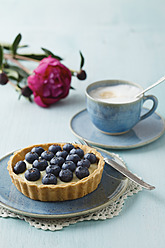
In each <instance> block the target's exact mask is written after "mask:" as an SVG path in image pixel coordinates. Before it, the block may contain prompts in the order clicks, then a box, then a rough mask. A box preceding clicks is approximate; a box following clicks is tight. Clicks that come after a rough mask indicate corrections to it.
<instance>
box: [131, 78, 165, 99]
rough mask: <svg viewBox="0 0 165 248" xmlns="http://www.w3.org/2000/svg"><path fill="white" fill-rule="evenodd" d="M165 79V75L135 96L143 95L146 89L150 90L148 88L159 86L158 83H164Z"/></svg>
mask: <svg viewBox="0 0 165 248" xmlns="http://www.w3.org/2000/svg"><path fill="white" fill-rule="evenodd" d="M164 80H165V76H164V77H162V78H160V79H159V80H158V81H157V82H156V83H154V84H152V85H151V86H149V87H148V88H147V89H145V90H143V91H141V92H140V93H138V94H137V95H136V96H135V98H137V97H139V96H141V95H142V94H144V93H145V92H146V91H148V90H150V89H152V88H154V87H155V86H157V85H158V84H160V83H162V82H163V81H164Z"/></svg>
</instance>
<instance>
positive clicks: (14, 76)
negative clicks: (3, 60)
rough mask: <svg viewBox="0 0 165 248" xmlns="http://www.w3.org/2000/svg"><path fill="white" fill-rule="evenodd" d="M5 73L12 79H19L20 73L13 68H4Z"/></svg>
mask: <svg viewBox="0 0 165 248" xmlns="http://www.w3.org/2000/svg"><path fill="white" fill-rule="evenodd" d="M4 71H5V73H6V74H7V76H8V78H10V79H14V80H16V81H17V80H18V79H19V75H18V73H17V72H16V71H15V70H12V69H4Z"/></svg>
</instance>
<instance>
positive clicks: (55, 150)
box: [48, 145, 61, 154]
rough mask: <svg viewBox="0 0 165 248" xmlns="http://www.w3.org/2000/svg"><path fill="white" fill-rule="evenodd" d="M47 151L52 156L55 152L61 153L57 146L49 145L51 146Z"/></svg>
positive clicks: (59, 147)
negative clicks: (51, 153)
mask: <svg viewBox="0 0 165 248" xmlns="http://www.w3.org/2000/svg"><path fill="white" fill-rule="evenodd" d="M48 151H49V152H53V153H54V154H56V152H58V151H61V146H59V145H51V146H49V149H48Z"/></svg>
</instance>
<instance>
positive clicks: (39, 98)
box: [28, 56, 71, 107]
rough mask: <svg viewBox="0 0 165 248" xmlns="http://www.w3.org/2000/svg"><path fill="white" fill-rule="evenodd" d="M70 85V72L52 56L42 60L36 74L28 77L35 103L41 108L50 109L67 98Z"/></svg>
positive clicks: (35, 71)
mask: <svg viewBox="0 0 165 248" xmlns="http://www.w3.org/2000/svg"><path fill="white" fill-rule="evenodd" d="M70 84H71V72H70V70H69V69H68V68H67V67H65V66H64V65H63V64H61V63H60V61H59V60H57V59H55V58H52V57H51V56H49V57H47V58H44V59H42V60H41V61H40V63H39V65H38V67H37V68H36V69H35V70H34V74H33V75H31V76H29V77H28V86H29V88H30V89H31V90H32V91H33V95H34V101H35V102H36V103H37V104H38V105H39V106H41V107H48V106H49V105H51V104H53V103H55V102H57V101H59V100H60V99H62V98H65V97H66V96H67V95H68V93H69V89H70Z"/></svg>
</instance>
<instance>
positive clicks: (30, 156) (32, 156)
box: [25, 152, 39, 164]
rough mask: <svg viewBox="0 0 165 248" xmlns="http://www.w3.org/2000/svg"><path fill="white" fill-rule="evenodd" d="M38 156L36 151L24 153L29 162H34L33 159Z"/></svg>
mask: <svg viewBox="0 0 165 248" xmlns="http://www.w3.org/2000/svg"><path fill="white" fill-rule="evenodd" d="M38 158H39V156H38V154H37V153H36V152H28V153H26V155H25V160H26V161H27V162H28V163H30V164H32V163H33V162H34V160H36V159H38Z"/></svg>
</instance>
